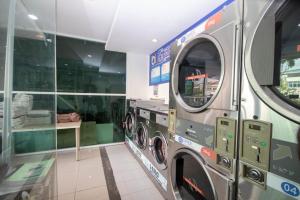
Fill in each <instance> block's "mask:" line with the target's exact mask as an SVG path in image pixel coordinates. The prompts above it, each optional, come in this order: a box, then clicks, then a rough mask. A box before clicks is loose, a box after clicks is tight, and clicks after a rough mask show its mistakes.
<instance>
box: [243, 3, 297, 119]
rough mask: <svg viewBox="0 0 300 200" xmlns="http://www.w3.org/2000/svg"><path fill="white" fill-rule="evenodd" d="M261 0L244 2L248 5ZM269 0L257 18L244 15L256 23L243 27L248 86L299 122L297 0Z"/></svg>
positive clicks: (282, 113) (271, 105)
mask: <svg viewBox="0 0 300 200" xmlns="http://www.w3.org/2000/svg"><path fill="white" fill-rule="evenodd" d="M262 2H264V1H257V3H252V2H251V3H248V4H249V8H248V9H249V10H250V9H256V8H252V7H251V5H260V4H261V3H262ZM269 2H271V3H270V4H269V5H266V7H267V8H268V9H266V12H265V13H263V16H262V18H261V19H260V20H259V21H257V19H258V17H254V16H251V15H250V14H248V16H247V18H246V19H245V21H246V22H247V23H248V24H258V25H257V26H256V27H253V29H251V28H252V26H253V25H252V26H250V27H249V28H246V38H247V41H246V47H245V61H244V62H245V70H246V73H247V77H248V78H249V83H250V84H251V86H252V88H253V89H254V91H255V92H256V93H257V94H258V96H259V97H260V98H261V99H262V100H263V101H264V102H265V103H266V104H267V105H269V106H270V107H271V108H272V109H274V110H275V111H276V112H279V113H280V114H281V115H283V116H285V117H287V118H290V119H291V120H293V121H296V122H300V15H299V13H300V1H297V0H287V1H284V0H280V1H269ZM248 4H247V5H246V7H247V6H248ZM249 13H251V12H249ZM254 19H256V21H255V20H254ZM247 23H246V24H247Z"/></svg>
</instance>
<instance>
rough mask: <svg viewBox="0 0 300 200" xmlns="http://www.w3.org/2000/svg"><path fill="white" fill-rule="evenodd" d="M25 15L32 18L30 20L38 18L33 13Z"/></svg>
mask: <svg viewBox="0 0 300 200" xmlns="http://www.w3.org/2000/svg"><path fill="white" fill-rule="evenodd" d="M27 16H28V17H29V18H30V19H32V20H38V19H39V18H38V17H37V16H35V15H33V14H28V15H27Z"/></svg>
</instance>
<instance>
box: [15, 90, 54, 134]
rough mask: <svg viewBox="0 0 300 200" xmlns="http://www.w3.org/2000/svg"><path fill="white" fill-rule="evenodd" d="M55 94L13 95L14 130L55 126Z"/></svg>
mask: <svg viewBox="0 0 300 200" xmlns="http://www.w3.org/2000/svg"><path fill="white" fill-rule="evenodd" d="M54 113H55V96H54V95H45V94H34V95H32V94H23V93H18V94H15V95H13V101H12V109H11V117H12V121H11V126H12V129H13V131H18V130H24V129H29V130H31V129H41V128H55V115H54Z"/></svg>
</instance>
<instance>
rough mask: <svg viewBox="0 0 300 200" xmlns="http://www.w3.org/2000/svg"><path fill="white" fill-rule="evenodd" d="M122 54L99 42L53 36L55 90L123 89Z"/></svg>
mask: <svg viewBox="0 0 300 200" xmlns="http://www.w3.org/2000/svg"><path fill="white" fill-rule="evenodd" d="M125 72H126V54H125V53H118V52H111V51H105V50H104V44H103V43H96V42H90V41H85V40H78V39H72V38H66V37H59V36H57V90H58V92H80V93H125V87H126V79H125V78H126V75H125Z"/></svg>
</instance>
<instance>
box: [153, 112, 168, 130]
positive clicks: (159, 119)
mask: <svg viewBox="0 0 300 200" xmlns="http://www.w3.org/2000/svg"><path fill="white" fill-rule="evenodd" d="M155 121H156V123H157V124H160V125H162V126H165V127H168V116H167V115H161V114H156V118H155Z"/></svg>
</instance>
